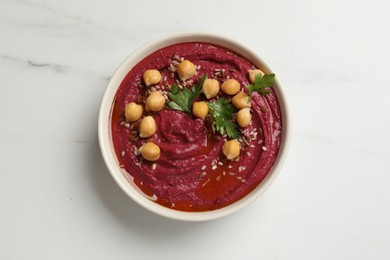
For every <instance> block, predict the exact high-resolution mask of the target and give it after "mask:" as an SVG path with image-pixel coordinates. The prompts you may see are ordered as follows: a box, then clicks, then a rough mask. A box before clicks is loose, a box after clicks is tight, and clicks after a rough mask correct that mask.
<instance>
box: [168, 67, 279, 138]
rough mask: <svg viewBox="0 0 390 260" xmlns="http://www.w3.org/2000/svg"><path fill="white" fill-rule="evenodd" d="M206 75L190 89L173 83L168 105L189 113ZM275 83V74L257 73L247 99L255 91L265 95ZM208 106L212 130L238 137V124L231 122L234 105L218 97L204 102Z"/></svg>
mask: <svg viewBox="0 0 390 260" xmlns="http://www.w3.org/2000/svg"><path fill="white" fill-rule="evenodd" d="M206 78H207V76H206V75H203V76H202V77H201V79H200V80H199V82H198V84H196V85H194V86H193V87H192V89H191V90H190V89H188V88H187V87H183V89H181V90H180V89H179V87H178V86H177V85H176V84H174V85H172V88H171V91H170V92H169V93H168V96H169V97H170V98H171V100H172V101H170V102H169V103H168V105H169V107H170V108H172V109H174V110H179V111H183V112H186V113H189V114H191V112H192V103H193V102H194V99H195V98H197V97H198V96H199V95H200V94H201V93H202V92H203V90H202V86H203V82H204V81H205V80H206ZM274 84H275V74H264V75H262V74H260V73H259V74H257V75H256V77H255V82H254V83H253V84H250V85H248V86H246V87H247V89H248V93H249V101H250V100H251V97H252V93H253V92H255V91H257V92H258V93H260V94H261V95H267V94H269V93H271V91H270V90H269V88H271V87H272V86H273V85H274ZM206 103H207V106H208V107H209V114H210V117H211V119H212V125H211V127H212V130H213V132H214V133H215V132H218V133H220V134H221V135H224V134H226V135H227V136H228V137H229V138H231V139H236V138H238V125H237V124H236V123H234V122H233V120H234V113H233V112H234V110H235V108H234V106H233V105H232V104H231V103H230V101H229V100H228V99H226V98H220V99H218V100H216V101H213V102H206Z"/></svg>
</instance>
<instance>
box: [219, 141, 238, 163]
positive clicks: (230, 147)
mask: <svg viewBox="0 0 390 260" xmlns="http://www.w3.org/2000/svg"><path fill="white" fill-rule="evenodd" d="M240 149H241V145H240V142H238V141H237V140H235V139H234V140H230V141H227V142H225V143H224V144H223V146H222V152H223V154H224V155H225V156H226V158H227V159H228V160H232V159H235V158H237V157H238V156H239V155H240Z"/></svg>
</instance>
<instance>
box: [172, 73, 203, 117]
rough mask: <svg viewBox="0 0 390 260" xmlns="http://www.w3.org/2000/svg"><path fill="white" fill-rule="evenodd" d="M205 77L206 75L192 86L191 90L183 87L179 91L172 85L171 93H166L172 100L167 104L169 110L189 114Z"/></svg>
mask: <svg viewBox="0 0 390 260" xmlns="http://www.w3.org/2000/svg"><path fill="white" fill-rule="evenodd" d="M206 77H207V76H206V75H203V76H202V77H201V79H200V80H199V82H198V84H197V85H195V86H193V87H192V89H191V90H189V89H188V88H187V87H183V89H182V90H181V91H180V89H179V87H178V86H177V85H176V84H173V85H172V88H171V91H170V92H169V93H168V96H169V97H170V98H171V99H172V101H171V102H169V103H168V105H169V106H170V108H172V109H174V110H180V111H183V112H187V113H191V107H192V102H194V99H195V98H196V97H198V96H199V95H200V94H201V93H202V86H203V82H204V81H205V79H206Z"/></svg>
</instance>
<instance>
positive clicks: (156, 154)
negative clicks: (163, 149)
mask: <svg viewBox="0 0 390 260" xmlns="http://www.w3.org/2000/svg"><path fill="white" fill-rule="evenodd" d="M138 150H139V152H140V153H141V155H142V157H144V158H145V159H146V160H148V161H157V160H158V159H159V158H160V147H158V145H156V144H155V143H153V142H148V143H145V144H143V145H142V146H141V147H140V148H139V149H138Z"/></svg>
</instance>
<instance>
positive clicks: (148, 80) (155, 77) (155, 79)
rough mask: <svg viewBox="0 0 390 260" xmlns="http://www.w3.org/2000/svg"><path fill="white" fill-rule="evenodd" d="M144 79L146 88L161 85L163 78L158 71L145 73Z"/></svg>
mask: <svg viewBox="0 0 390 260" xmlns="http://www.w3.org/2000/svg"><path fill="white" fill-rule="evenodd" d="M143 78H144V82H145V84H146V86H148V87H149V86H150V85H155V84H158V83H160V81H161V78H162V77H161V74H160V72H159V71H158V70H147V71H145V72H144V75H143Z"/></svg>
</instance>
